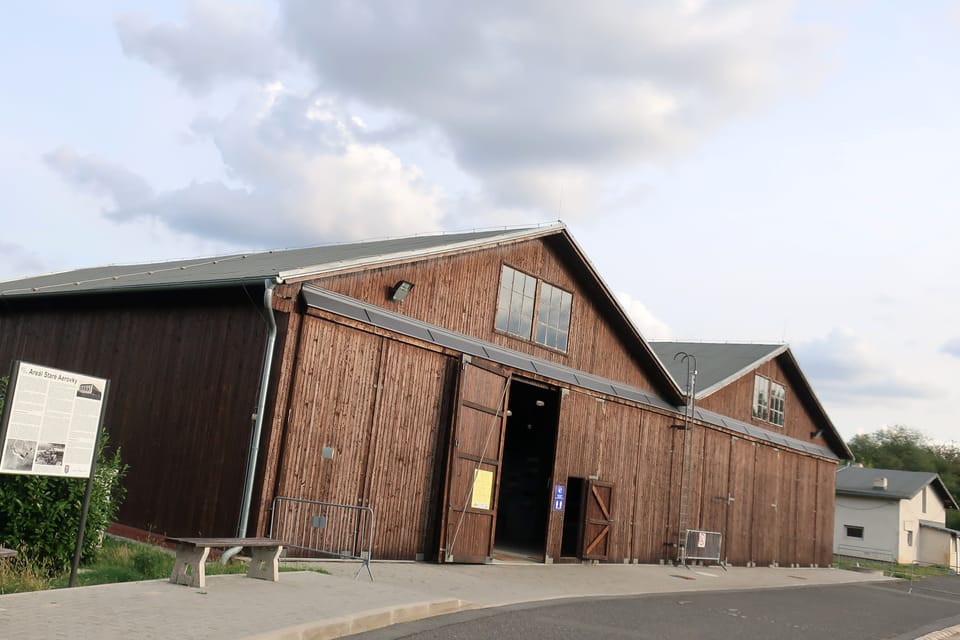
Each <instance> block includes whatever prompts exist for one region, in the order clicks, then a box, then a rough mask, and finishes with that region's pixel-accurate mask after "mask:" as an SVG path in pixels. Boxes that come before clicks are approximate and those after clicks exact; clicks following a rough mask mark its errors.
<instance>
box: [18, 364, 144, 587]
mask: <svg viewBox="0 0 960 640" xmlns="http://www.w3.org/2000/svg"><path fill="white" fill-rule="evenodd" d="M6 391H7V380H6V378H0V413H2V411H3V400H4V398H5V397H6ZM106 445H107V437H106V434H103V435H102V436H101V438H100V447H99V449H98V451H97V466H96V470H95V471H94V481H93V491H92V494H91V496H90V510H89V513H88V515H87V527H86V531H85V532H84V536H83V549H82V551H81V560H82V561H84V562H87V561H90V560H92V559H93V558H94V557H95V556H96V552H97V548H98V546H99V545H100V541H101V540H102V538H103V532H104V531H105V530H106V528H107V526H108V525H109V524H110V523H111V522H113V521H114V520H115V519H116V515H117V509H118V508H119V507H120V503H121V501H122V500H123V496H124V489H123V488H122V486H121V484H120V483H121V480H123V477H124V476H125V475H126V473H127V467H126V465H124V464H123V463H122V462H121V461H120V451H119V450H117V451H114V452H113V453H112V454H109V455H108V454H107V453H106ZM86 484H87V483H86V480H84V479H80V478H56V477H51V476H28V475H9V474H2V475H0V545H2V546H5V547H8V548H13V549H19V550H21V551H22V552H23V553H24V554H25V555H26V556H28V557H29V558H32V559H35V560H37V561H40V562H42V564H43V566H45V567H47V568H48V570H49V572H50V573H51V574H56V573H59V572H62V571H65V570H67V569H69V568H70V565H71V563H72V562H73V554H74V550H75V549H76V545H77V532H78V530H79V528H80V512H81V510H82V508H83V496H84V493H85V492H86Z"/></svg>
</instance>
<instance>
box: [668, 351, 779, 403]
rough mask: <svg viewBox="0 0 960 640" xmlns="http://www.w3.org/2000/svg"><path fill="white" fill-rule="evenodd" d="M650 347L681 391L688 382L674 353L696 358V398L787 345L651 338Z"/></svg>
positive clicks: (768, 357) (682, 366)
mask: <svg viewBox="0 0 960 640" xmlns="http://www.w3.org/2000/svg"><path fill="white" fill-rule="evenodd" d="M650 347H651V348H652V349H653V352H654V353H656V354H657V357H658V358H659V359H660V362H662V363H663V366H664V367H665V368H666V369H667V371H669V372H670V375H671V376H672V377H673V379H674V381H675V382H676V383H677V385H678V386H679V387H680V388H681V389H683V390H684V391H686V389H687V384H688V382H687V362H686V361H684V360H682V359H681V358H679V357H676V356H677V354H678V353H686V354H688V355H692V356H694V358H696V362H697V378H696V384H697V393H696V397H697V398H702V397H704V396H706V395H708V394H710V393H712V392H713V391H716V390H717V389H719V388H720V387H723V386H724V385H726V384H728V383H730V382H732V381H734V380H736V379H737V378H739V377H740V376H742V375H743V374H744V373H746V372H748V371H750V370H751V369H755V368H756V367H757V366H759V365H760V364H761V363H763V362H766V361H767V360H770V359H771V358H774V357H776V356H778V355H780V354H781V353H783V352H784V351H785V350H786V349H787V346H786V345H782V344H735V343H726V342H721V343H717V342H672V341H651V342H650Z"/></svg>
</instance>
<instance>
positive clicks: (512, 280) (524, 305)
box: [494, 265, 537, 340]
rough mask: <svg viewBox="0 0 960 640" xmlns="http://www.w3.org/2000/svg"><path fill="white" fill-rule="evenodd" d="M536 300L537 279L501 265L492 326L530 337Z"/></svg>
mask: <svg viewBox="0 0 960 640" xmlns="http://www.w3.org/2000/svg"><path fill="white" fill-rule="evenodd" d="M536 300H537V279H536V278H535V277H533V276H532V275H530V274H529V273H524V272H523V271H520V270H519V269H514V268H513V267H509V266H507V265H503V266H502V267H501V269H500V290H499V294H498V296H497V315H496V318H495V319H494V326H495V327H496V329H497V330H498V331H503V332H504V333H509V334H510V335H512V336H517V337H518V338H524V339H526V340H529V339H530V332H531V331H532V330H533V316H534V309H535V307H536Z"/></svg>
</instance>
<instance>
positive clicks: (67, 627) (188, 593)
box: [0, 562, 886, 640]
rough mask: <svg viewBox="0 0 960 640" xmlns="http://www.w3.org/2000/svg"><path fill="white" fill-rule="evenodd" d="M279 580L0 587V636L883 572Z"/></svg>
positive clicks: (374, 619) (258, 620)
mask: <svg viewBox="0 0 960 640" xmlns="http://www.w3.org/2000/svg"><path fill="white" fill-rule="evenodd" d="M311 566H316V567H319V568H323V569H325V570H327V571H330V573H331V574H332V575H323V574H319V573H316V572H293V573H281V574H280V582H277V583H273V582H265V581H262V580H252V579H249V578H247V577H245V576H243V575H226V576H210V577H208V578H207V587H206V588H205V589H194V588H190V587H185V586H181V585H175V584H171V583H169V582H168V581H166V580H152V581H147V582H132V583H124V584H114V585H103V586H96V587H80V588H76V589H60V590H56V591H44V592H37V593H24V594H10V595H4V596H0V638H17V639H18V640H47V639H49V638H98V639H102V640H113V639H120V638H124V639H125V638H178V639H186V638H208V639H221V638H222V639H228V638H229V639H234V638H260V639H267V638H270V639H283V640H285V639H288V638H289V639H293V638H297V639H301V638H318V639H319V638H334V637H340V636H342V635H346V634H349V633H358V632H360V631H365V630H370V629H374V628H378V627H381V626H384V625H387V624H393V623H397V622H405V621H409V620H415V619H419V618H423V617H427V616H432V615H440V614H443V613H450V612H453V611H459V610H463V609H470V608H477V607H490V606H500V605H506V604H515V603H519V602H530V601H542V600H551V599H556V598H570V597H577V596H607V595H631V594H646V593H671V592H684V591H704V590H737V589H763V588H777V587H790V586H801V585H814V584H842V583H851V582H870V581H877V580H885V579H886V578H883V577H882V576H877V575H870V574H863V573H854V572H849V571H842V570H838V569H789V568H743V567H731V568H730V569H729V570H727V571H723V570H722V569H720V568H697V567H694V568H690V569H685V568H678V567H672V566H658V565H609V564H608V565H540V564H493V565H435V564H425V563H407V562H381V563H374V564H373V566H372V569H373V576H374V578H375V580H374V581H373V582H371V581H370V580H369V578H367V577H366V573H365V572H364V573H363V574H362V575H361V576H360V577H359V578H358V579H357V580H354V579H353V574H354V572H355V570H356V568H357V565H356V564H354V563H338V562H322V563H315V564H312V565H311Z"/></svg>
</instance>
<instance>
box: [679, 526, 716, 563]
mask: <svg viewBox="0 0 960 640" xmlns="http://www.w3.org/2000/svg"><path fill="white" fill-rule="evenodd" d="M722 544H723V534H722V533H719V532H717V531H698V530H697V529H687V535H686V545H685V546H684V548H683V551H684V554H683V555H684V560H713V561H714V562H716V563H717V564H720V565H721V566H723V563H721V562H720V547H721V546H722ZM724 569H726V567H724Z"/></svg>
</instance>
